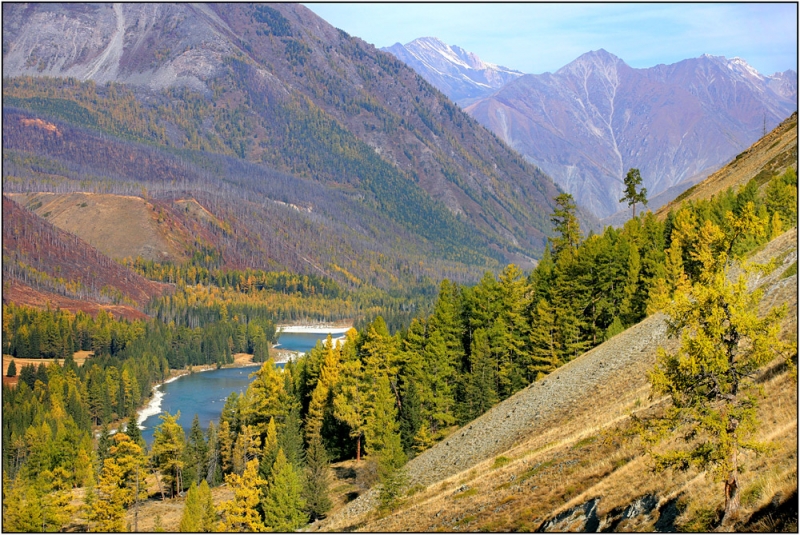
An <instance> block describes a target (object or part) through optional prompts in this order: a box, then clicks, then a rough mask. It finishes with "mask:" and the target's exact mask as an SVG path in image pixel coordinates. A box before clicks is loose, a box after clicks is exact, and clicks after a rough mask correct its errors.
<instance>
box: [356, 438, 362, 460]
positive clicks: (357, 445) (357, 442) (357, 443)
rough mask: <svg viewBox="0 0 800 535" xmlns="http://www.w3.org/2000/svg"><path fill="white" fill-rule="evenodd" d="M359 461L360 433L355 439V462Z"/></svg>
mask: <svg viewBox="0 0 800 535" xmlns="http://www.w3.org/2000/svg"><path fill="white" fill-rule="evenodd" d="M360 460H361V433H359V434H358V437H357V438H356V462H358V461H360Z"/></svg>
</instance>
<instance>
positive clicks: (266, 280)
mask: <svg viewBox="0 0 800 535" xmlns="http://www.w3.org/2000/svg"><path fill="white" fill-rule="evenodd" d="M204 263H206V262H205V261H203V262H194V261H190V262H189V263H188V264H185V265H177V264H174V263H159V262H155V261H152V260H145V259H143V258H142V257H137V258H136V259H135V260H130V259H128V260H127V261H126V262H125V264H126V265H128V266H129V267H131V268H132V269H133V270H134V271H136V272H137V273H139V274H140V275H142V276H144V277H145V278H147V279H150V280H156V281H161V282H169V283H181V284H184V285H196V284H203V285H205V286H209V285H214V286H218V287H219V288H223V289H233V290H235V291H237V292H241V293H245V294H247V293H251V292H259V291H262V290H272V291H275V292H280V293H284V294H294V293H299V294H302V295H319V296H323V297H326V298H330V299H336V298H338V297H340V296H342V294H343V290H342V288H341V287H340V286H339V285H338V284H337V283H336V281H334V280H332V279H330V278H328V277H320V276H317V275H302V274H297V273H289V272H287V271H263V270H260V269H249V268H248V269H245V270H235V269H209V268H207V267H205V266H204V265H202V264H204ZM198 264H200V265H198Z"/></svg>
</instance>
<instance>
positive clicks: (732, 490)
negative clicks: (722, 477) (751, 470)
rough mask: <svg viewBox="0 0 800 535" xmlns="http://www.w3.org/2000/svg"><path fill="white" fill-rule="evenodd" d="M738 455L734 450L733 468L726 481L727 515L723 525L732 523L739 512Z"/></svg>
mask: <svg viewBox="0 0 800 535" xmlns="http://www.w3.org/2000/svg"><path fill="white" fill-rule="evenodd" d="M736 453H737V452H736V448H734V449H733V463H732V464H733V466H732V468H731V471H730V474H728V479H727V480H726V481H725V515H724V516H723V517H722V524H721V525H724V524H726V523H728V522H732V521H733V520H734V519H735V517H736V513H737V512H738V511H739V465H738V462H737V458H736Z"/></svg>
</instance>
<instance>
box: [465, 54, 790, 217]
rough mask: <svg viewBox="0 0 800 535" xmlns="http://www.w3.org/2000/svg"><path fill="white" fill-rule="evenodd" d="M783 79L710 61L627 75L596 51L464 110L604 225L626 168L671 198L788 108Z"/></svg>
mask: <svg viewBox="0 0 800 535" xmlns="http://www.w3.org/2000/svg"><path fill="white" fill-rule="evenodd" d="M795 76H796V75H795ZM791 79H792V72H788V73H783V74H780V75H776V76H774V77H765V76H762V75H760V74H758V73H757V72H755V70H754V69H752V67H750V66H749V65H747V64H746V63H745V62H744V60H741V59H739V58H734V59H732V60H727V59H725V58H723V57H718V56H703V57H700V58H696V59H689V60H685V61H682V62H679V63H676V64H674V65H658V66H656V67H652V68H650V69H633V68H631V67H629V66H628V65H627V64H625V62H624V61H622V60H621V59H620V58H618V57H616V56H614V55H613V54H610V53H608V52H606V51H605V50H599V51H594V52H589V53H587V54H584V55H582V56H581V57H579V58H578V59H576V60H575V61H573V62H572V63H570V64H568V65H566V66H565V67H563V68H561V69H559V70H558V71H557V72H555V73H552V74H551V73H545V74H541V75H525V76H523V77H521V78H519V79H517V80H515V81H513V82H510V83H509V84H507V85H506V86H504V87H503V88H501V89H500V90H499V91H497V92H496V93H495V94H493V95H491V96H489V97H487V98H485V99H482V100H480V101H478V102H476V103H474V104H472V105H470V106H469V107H467V108H466V110H467V112H468V113H470V114H471V115H472V116H473V117H475V118H476V119H477V120H478V121H479V122H480V123H481V124H484V125H486V126H487V128H489V129H490V130H492V131H493V132H495V133H496V134H497V135H498V136H500V137H501V139H503V140H504V141H506V142H507V143H509V144H510V145H511V146H513V147H514V148H516V149H517V150H519V151H520V152H521V153H522V154H524V155H525V157H526V158H527V159H528V160H529V161H532V162H534V163H536V165H538V166H540V167H541V168H542V169H544V170H545V172H547V173H549V174H550V175H551V176H553V178H554V180H555V181H556V182H557V183H558V184H559V185H561V186H562V187H563V188H564V189H565V190H567V191H568V192H570V193H572V194H573V195H574V196H575V197H576V199H577V201H578V202H579V203H581V204H582V205H583V206H585V207H587V208H588V209H589V210H590V211H591V212H592V213H594V214H595V215H597V216H598V217H601V218H603V217H608V216H611V215H612V214H614V213H615V212H617V211H619V210H622V208H623V207H622V205H621V204H620V203H619V199H620V198H621V197H622V189H623V185H622V179H623V177H624V176H625V174H626V172H627V171H628V169H629V168H631V167H635V168H638V169H640V171H641V174H642V177H643V179H644V184H643V185H644V186H645V187H646V188H647V191H648V195H649V196H650V198H654V197H656V196H657V195H658V194H660V193H662V192H665V191H667V190H670V189H671V195H672V197H674V196H675V195H677V194H679V193H680V188H676V186H680V187H682V188H684V189H685V187H688V186H691V185H692V184H694V183H696V182H699V181H700V180H702V179H703V178H705V177H706V176H707V175H708V174H709V173H710V172H712V171H714V170H715V169H717V168H718V167H719V166H720V165H721V164H722V163H724V162H726V161H728V160H729V159H730V158H732V157H733V156H734V155H735V154H737V153H739V152H741V151H742V150H743V149H745V148H746V147H747V146H749V145H750V144H751V143H753V142H754V141H756V140H757V139H758V138H759V137H760V136H761V135H762V134H763V129H764V127H765V126H766V127H768V128H772V127H774V125H776V124H777V123H778V122H780V121H782V120H783V119H785V118H786V117H787V116H789V114H790V113H792V112H793V111H795V110H796V109H797V104H796V93H797V87H796V81H795V82H790V80H791ZM792 84H794V85H792ZM660 200H661V202H667V201H669V200H670V198H664V197H662V198H661V199H660ZM656 207H657V206H653V208H656Z"/></svg>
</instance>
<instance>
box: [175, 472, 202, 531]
mask: <svg viewBox="0 0 800 535" xmlns="http://www.w3.org/2000/svg"><path fill="white" fill-rule="evenodd" d="M202 525H203V509H202V505H201V504H200V498H199V496H198V492H197V483H195V482H194V481H192V484H191V485H190V486H189V491H188V492H187V493H186V501H185V502H184V505H183V514H182V515H181V522H180V524H179V525H178V531H180V532H181V533H197V532H200V531H202Z"/></svg>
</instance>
